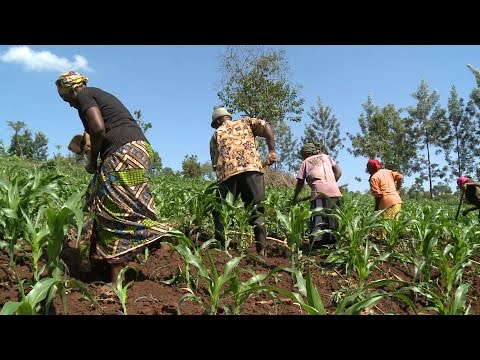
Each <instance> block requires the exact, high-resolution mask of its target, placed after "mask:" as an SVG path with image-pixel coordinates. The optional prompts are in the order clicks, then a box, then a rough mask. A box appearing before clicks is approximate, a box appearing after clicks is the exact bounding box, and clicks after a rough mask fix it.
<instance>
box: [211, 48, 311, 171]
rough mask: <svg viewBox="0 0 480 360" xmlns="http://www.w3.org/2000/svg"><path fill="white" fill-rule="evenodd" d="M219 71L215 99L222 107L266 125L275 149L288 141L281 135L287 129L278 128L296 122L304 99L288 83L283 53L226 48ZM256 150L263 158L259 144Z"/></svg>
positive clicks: (296, 88) (288, 139)
mask: <svg viewBox="0 0 480 360" xmlns="http://www.w3.org/2000/svg"><path fill="white" fill-rule="evenodd" d="M220 68H221V72H222V79H221V84H222V85H221V90H220V91H219V92H218V97H219V99H220V100H221V102H222V103H223V104H224V105H225V107H226V108H228V109H230V110H232V111H233V112H240V113H242V114H243V115H246V116H249V117H255V118H260V119H263V120H266V121H268V122H269V123H270V124H271V125H272V126H273V128H274V131H275V136H276V137H277V138H278V139H276V142H277V144H278V145H279V146H278V147H279V148H281V146H282V144H281V143H282V142H283V140H282V137H283V138H285V141H291V140H292V139H291V137H290V136H288V133H285V134H281V132H283V131H288V130H287V128H288V129H289V127H285V126H282V127H281V126H280V125H282V124H283V123H285V122H286V121H296V122H298V121H300V114H301V113H302V112H303V107H302V106H303V103H304V99H302V98H300V87H299V86H295V85H293V84H292V83H291V81H290V80H289V71H290V70H289V65H288V62H287V60H286V58H285V51H284V50H279V51H275V50H266V49H265V48H264V47H263V46H227V48H226V51H225V53H224V54H223V55H222V58H221V64H220ZM279 139H280V141H279ZM260 149H261V151H262V154H264V153H265V143H264V142H260ZM288 154H289V152H286V153H285V154H283V153H281V152H280V151H279V158H280V159H281V158H282V157H285V158H287V157H288ZM280 164H281V160H280V161H279V165H280ZM282 165H283V164H282ZM292 165H293V164H292ZM285 166H288V165H285Z"/></svg>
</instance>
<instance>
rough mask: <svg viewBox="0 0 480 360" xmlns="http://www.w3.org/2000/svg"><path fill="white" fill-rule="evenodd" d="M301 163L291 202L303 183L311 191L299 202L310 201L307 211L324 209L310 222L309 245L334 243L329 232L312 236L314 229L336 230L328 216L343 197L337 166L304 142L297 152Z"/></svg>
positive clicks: (318, 148) (320, 150) (318, 146)
mask: <svg viewBox="0 0 480 360" xmlns="http://www.w3.org/2000/svg"><path fill="white" fill-rule="evenodd" d="M300 155H301V156H302V160H303V161H302V164H301V165H300V169H299V170H298V174H297V184H296V186H295V192H294V194H293V199H292V202H293V203H295V202H297V198H298V195H299V194H300V192H301V191H302V189H303V187H304V184H305V181H306V182H307V184H308V185H309V186H310V188H311V192H310V196H309V197H307V198H304V199H301V200H300V201H303V200H307V199H310V208H311V209H316V208H323V209H324V211H323V212H322V213H320V214H316V215H314V216H312V217H311V219H310V242H311V244H312V245H314V244H319V245H325V244H334V243H335V242H336V239H335V236H334V235H333V234H331V233H324V234H322V235H319V236H315V235H314V233H315V231H316V230H325V229H331V230H335V229H337V228H338V221H337V219H335V218H333V217H331V216H328V215H329V214H330V213H331V209H332V208H334V207H335V206H340V197H341V196H342V194H341V192H340V188H339V187H338V185H337V180H338V179H339V178H340V176H342V171H341V170H340V167H339V166H338V165H337V164H336V162H335V160H333V158H332V157H331V156H329V155H328V154H325V153H324V148H323V146H322V145H321V144H314V143H305V144H304V145H303V147H302V149H301V150H300Z"/></svg>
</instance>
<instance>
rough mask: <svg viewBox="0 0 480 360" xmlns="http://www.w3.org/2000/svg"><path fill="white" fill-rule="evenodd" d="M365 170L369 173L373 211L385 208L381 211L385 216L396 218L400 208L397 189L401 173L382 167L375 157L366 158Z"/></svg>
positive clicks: (400, 182) (400, 203) (400, 202)
mask: <svg viewBox="0 0 480 360" xmlns="http://www.w3.org/2000/svg"><path fill="white" fill-rule="evenodd" d="M367 172H368V173H369V174H370V179H369V182H370V192H371V194H372V195H373V196H374V197H375V211H377V210H383V209H386V210H385V211H384V212H383V216H384V217H385V218H387V219H394V218H398V216H399V213H400V210H401V208H402V199H401V198H400V194H399V191H400V186H401V185H402V181H403V175H402V174H400V173H399V172H396V171H392V170H389V169H382V165H381V164H380V161H378V160H377V159H370V160H368V162H367Z"/></svg>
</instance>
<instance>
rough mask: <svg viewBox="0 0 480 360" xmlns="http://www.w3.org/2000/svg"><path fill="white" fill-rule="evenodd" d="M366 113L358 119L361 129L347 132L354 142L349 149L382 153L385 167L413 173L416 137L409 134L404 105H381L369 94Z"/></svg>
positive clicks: (359, 153)
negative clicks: (413, 138) (353, 132)
mask: <svg viewBox="0 0 480 360" xmlns="http://www.w3.org/2000/svg"><path fill="white" fill-rule="evenodd" d="M362 107H363V109H364V113H362V114H360V117H359V119H358V123H359V125H360V132H359V133H357V134H352V133H347V135H348V137H349V138H350V140H351V142H352V148H350V149H348V151H349V152H350V153H351V154H353V155H354V156H355V157H357V156H365V157H370V158H374V157H378V158H380V159H381V160H382V163H383V164H384V166H385V167H387V168H389V169H394V170H396V171H400V172H401V173H402V174H404V175H408V174H410V173H412V171H414V170H413V168H412V166H411V163H410V162H411V159H412V158H415V156H416V150H415V146H414V143H413V141H412V140H411V139H410V138H409V137H408V136H407V130H406V129H407V127H408V124H407V119H404V118H402V116H401V112H402V110H401V109H396V108H395V106H394V105H393V104H387V105H386V106H385V107H383V108H379V107H378V106H376V105H375V104H374V103H373V99H372V96H371V95H369V96H368V98H367V101H366V102H365V103H364V104H362Z"/></svg>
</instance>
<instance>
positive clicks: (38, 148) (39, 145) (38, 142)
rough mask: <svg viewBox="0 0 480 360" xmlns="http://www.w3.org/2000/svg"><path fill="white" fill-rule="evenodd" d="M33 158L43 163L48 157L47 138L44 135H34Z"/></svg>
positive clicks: (39, 133)
mask: <svg viewBox="0 0 480 360" xmlns="http://www.w3.org/2000/svg"><path fill="white" fill-rule="evenodd" d="M32 155H33V158H34V159H35V160H39V161H45V160H47V157H48V138H47V137H46V136H45V134H44V133H42V132H41V131H40V132H37V133H35V140H34V142H33V154H32Z"/></svg>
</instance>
